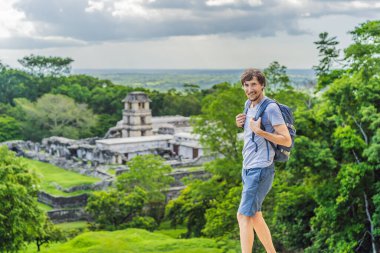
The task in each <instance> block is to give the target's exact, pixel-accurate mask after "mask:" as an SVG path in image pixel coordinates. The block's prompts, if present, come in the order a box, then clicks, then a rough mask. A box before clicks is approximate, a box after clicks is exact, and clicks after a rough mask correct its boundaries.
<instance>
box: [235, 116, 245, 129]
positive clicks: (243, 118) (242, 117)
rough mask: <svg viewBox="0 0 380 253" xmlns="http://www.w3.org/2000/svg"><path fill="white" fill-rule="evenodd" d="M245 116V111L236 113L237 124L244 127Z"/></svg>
mask: <svg viewBox="0 0 380 253" xmlns="http://www.w3.org/2000/svg"><path fill="white" fill-rule="evenodd" d="M245 117H246V116H245V114H243V113H240V114H238V115H236V126H237V127H243V126H244V122H245Z"/></svg>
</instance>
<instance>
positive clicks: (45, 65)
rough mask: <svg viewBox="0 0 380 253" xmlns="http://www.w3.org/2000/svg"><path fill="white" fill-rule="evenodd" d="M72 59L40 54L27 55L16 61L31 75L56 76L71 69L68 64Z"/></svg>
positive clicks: (64, 73) (65, 73) (68, 72)
mask: <svg viewBox="0 0 380 253" xmlns="http://www.w3.org/2000/svg"><path fill="white" fill-rule="evenodd" d="M73 61H74V60H73V59H71V58H68V57H67V58H62V57H53V56H48V57H46V56H41V55H33V54H31V55H29V56H25V57H23V58H22V59H19V60H18V62H19V63H20V64H21V65H22V66H23V67H24V68H25V69H26V70H27V72H29V73H31V74H32V75H38V76H47V75H51V76H58V75H68V74H70V71H71V66H70V64H71V63H72V62H73Z"/></svg>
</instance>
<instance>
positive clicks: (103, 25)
mask: <svg viewBox="0 0 380 253" xmlns="http://www.w3.org/2000/svg"><path fill="white" fill-rule="evenodd" d="M379 9H380V3H379V1H371V0H367V1H364V0H363V1H343V0H341V1H340V0H338V1H333V0H314V1H312V0H265V1H264V0H206V1H205V0H191V1H190V0H65V1H62V0H10V1H1V2H0V47H3V48H6V47H7V45H8V47H12V48H14V47H21V46H25V47H29V48H34V47H41V46H42V45H44V46H46V47H48V46H49V42H51V46H58V45H60V46H65V42H66V43H67V45H66V46H72V45H76V44H86V43H87V44H99V43H105V42H116V41H117V42H120V41H145V40H154V39H162V38H170V37H175V36H204V35H220V36H232V37H238V38H252V37H256V38H257V37H267V36H276V35H277V34H279V33H285V34H289V35H302V34H307V33H308V32H307V31H306V29H304V27H301V26H300V23H301V22H302V21H303V20H307V19H310V18H320V17H327V16H331V15H348V16H355V17H365V18H366V19H372V18H373V17H379V13H380V10H379ZM28 37H29V38H30V39H31V41H33V43H29V44H28V43H25V41H26V40H27V38H28ZM1 38H8V39H7V40H4V41H1ZM12 38H13V40H12ZM49 38H54V39H49ZM57 38H59V39H57ZM12 41H14V42H17V43H15V44H11V42H12ZM39 42H40V44H39Z"/></svg>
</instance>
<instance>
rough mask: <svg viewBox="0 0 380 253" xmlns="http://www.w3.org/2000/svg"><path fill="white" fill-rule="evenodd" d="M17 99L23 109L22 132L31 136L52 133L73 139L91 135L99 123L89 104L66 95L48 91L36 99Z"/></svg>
mask: <svg viewBox="0 0 380 253" xmlns="http://www.w3.org/2000/svg"><path fill="white" fill-rule="evenodd" d="M15 102H16V104H17V105H18V106H19V107H20V108H21V109H22V111H23V112H24V115H23V116H24V117H25V121H23V122H22V127H23V132H24V135H25V137H26V138H27V139H30V140H40V139H41V138H44V137H47V136H51V135H58V136H63V137H67V138H73V139H76V138H81V137H88V136H90V135H91V131H90V129H91V127H93V126H94V125H95V124H96V117H95V115H94V114H93V113H92V112H91V110H89V109H87V105H85V104H76V103H75V102H74V100H72V99H71V98H68V97H66V96H63V95H53V94H45V95H44V96H42V97H41V98H39V99H38V100H37V101H36V103H32V102H30V101H28V100H26V99H21V98H20V99H16V100H15Z"/></svg>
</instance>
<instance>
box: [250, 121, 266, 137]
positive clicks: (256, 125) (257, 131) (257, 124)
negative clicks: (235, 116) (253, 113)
mask: <svg viewBox="0 0 380 253" xmlns="http://www.w3.org/2000/svg"><path fill="white" fill-rule="evenodd" d="M260 126H261V117H260V118H259V119H258V120H257V121H255V120H254V119H253V118H251V120H250V121H249V127H250V128H251V130H252V132H255V134H257V135H260V134H261V133H262V132H263V130H262V129H261V128H260Z"/></svg>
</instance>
